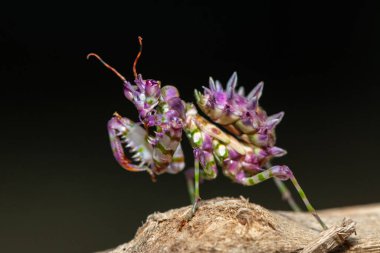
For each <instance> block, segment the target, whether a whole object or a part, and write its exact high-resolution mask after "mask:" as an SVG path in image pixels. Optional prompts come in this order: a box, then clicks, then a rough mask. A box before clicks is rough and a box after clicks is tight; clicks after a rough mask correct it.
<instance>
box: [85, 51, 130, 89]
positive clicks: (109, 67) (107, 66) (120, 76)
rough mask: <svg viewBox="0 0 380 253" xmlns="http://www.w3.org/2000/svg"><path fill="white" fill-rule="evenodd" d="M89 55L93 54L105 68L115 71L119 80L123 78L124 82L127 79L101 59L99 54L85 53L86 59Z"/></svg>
mask: <svg viewBox="0 0 380 253" xmlns="http://www.w3.org/2000/svg"><path fill="white" fill-rule="evenodd" d="M91 56H94V57H95V58H96V59H98V60H99V61H100V62H101V63H102V64H103V65H104V66H105V67H106V68H108V69H110V70H111V71H112V72H113V73H115V74H116V75H117V76H118V77H119V78H120V79H121V80H123V81H124V82H126V81H127V80H126V79H125V77H124V76H122V75H121V74H120V73H119V72H118V71H117V70H116V69H114V68H113V67H111V66H110V65H108V64H107V63H106V62H105V61H103V59H102V58H100V56H99V55H97V54H95V53H89V54H88V55H87V60H88V59H89V58H90V57H91Z"/></svg>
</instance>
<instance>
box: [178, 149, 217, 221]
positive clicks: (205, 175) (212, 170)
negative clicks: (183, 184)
mask: <svg viewBox="0 0 380 253" xmlns="http://www.w3.org/2000/svg"><path fill="white" fill-rule="evenodd" d="M199 164H200V165H201V166H202V171H201V170H200V168H199ZM191 172H194V173H191ZM217 175H218V170H217V167H216V163H215V159H214V156H213V154H212V153H210V152H208V151H207V150H201V149H200V148H195V149H194V169H189V170H188V171H186V181H187V187H188V190H189V194H190V199H191V202H192V203H193V208H192V215H193V214H194V213H195V211H196V210H197V206H198V202H199V200H200V199H201V198H200V194H199V183H200V182H201V181H202V180H203V179H207V180H211V179H214V178H216V177H217Z"/></svg>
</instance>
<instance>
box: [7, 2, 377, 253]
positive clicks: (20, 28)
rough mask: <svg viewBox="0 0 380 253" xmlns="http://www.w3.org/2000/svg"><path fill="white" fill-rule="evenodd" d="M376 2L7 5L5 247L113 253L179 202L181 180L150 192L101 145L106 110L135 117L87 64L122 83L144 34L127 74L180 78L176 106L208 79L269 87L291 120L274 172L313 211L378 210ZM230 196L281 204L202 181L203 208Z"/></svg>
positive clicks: (270, 193) (270, 108)
mask: <svg viewBox="0 0 380 253" xmlns="http://www.w3.org/2000/svg"><path fill="white" fill-rule="evenodd" d="M331 2H332V1H331ZM374 3H375V1H373V2H364V1H360V2H359V1H356V2H355V4H348V3H346V2H341V3H335V4H333V3H326V4H321V3H319V2H318V4H317V3H315V4H311V3H310V4H302V3H295V2H287V3H278V2H273V1H255V2H253V3H251V5H250V6H249V5H246V4H243V3H239V2H238V1H229V3H228V4H227V3H222V2H208V3H203V2H202V1H199V2H194V1H169V2H162V1H151V2H139V3H134V4H132V3H129V2H128V3H126V4H125V6H124V5H116V4H110V3H108V4H106V3H104V5H97V6H95V5H94V3H92V4H91V5H82V6H78V5H72V6H68V5H64V4H58V3H55V4H54V5H52V4H51V5H46V4H41V5H38V4H35V3H33V5H29V6H28V5H25V4H19V5H18V6H13V7H9V8H8V7H6V8H4V6H3V7H2V8H1V11H0V12H1V15H0V83H1V91H0V96H1V100H0V103H1V125H0V128H1V134H0V135H1V146H0V147H1V157H0V251H1V252H24V251H28V252H92V251H96V250H101V249H106V248H110V247H113V246H116V245H117V244H120V243H122V242H125V241H127V240H129V239H131V238H132V237H133V235H134V232H135V231H136V229H137V228H138V227H139V226H140V225H141V223H142V221H144V220H145V218H146V216H147V215H148V214H150V213H152V212H154V211H165V210H168V209H170V208H175V207H180V206H183V205H187V204H188V203H189V200H188V195H187V190H186V185H185V181H184V176H183V175H182V174H179V175H176V176H172V175H163V176H160V177H159V178H158V182H157V183H152V182H151V181H150V178H149V176H148V175H147V174H145V173H144V174H139V173H128V172H126V171H124V170H122V169H121V168H120V167H119V166H118V165H117V163H116V162H115V161H114V159H113V156H112V153H111V150H110V147H109V143H108V136H107V131H106V122H107V120H108V119H109V118H110V117H111V115H112V113H113V112H114V111H116V110H117V111H118V112H119V113H121V114H122V115H126V116H128V117H129V118H131V119H134V120H137V113H136V111H135V109H134V107H133V106H132V105H131V103H129V101H127V100H126V99H125V98H124V96H123V93H122V84H121V82H120V80H119V79H118V78H117V77H116V76H114V75H113V74H112V73H111V72H110V71H108V70H107V69H105V68H104V67H102V66H101V64H100V63H99V62H97V61H96V60H95V59H91V60H89V61H87V60H86V58H85V56H86V54H87V53H89V52H96V53H98V54H100V55H101V56H102V57H103V58H104V59H105V60H106V61H107V62H109V63H111V64H112V65H113V66H114V67H115V68H117V69H118V70H119V71H120V72H122V73H123V74H124V75H125V76H126V77H127V78H128V79H130V80H132V79H133V78H132V77H133V75H132V63H133V60H134V58H135V55H136V53H137V51H138V43H137V36H139V35H141V36H142V37H143V38H144V51H143V55H142V58H141V61H140V62H139V65H138V71H139V72H140V73H142V74H143V76H144V77H145V78H154V79H159V80H161V81H162V82H163V84H175V85H176V86H177V87H178V89H179V90H180V92H181V93H182V96H183V99H185V100H187V101H193V97H192V91H193V89H194V88H198V89H199V88H201V87H202V85H207V82H208V77H209V76H210V75H211V76H213V77H214V78H217V79H219V80H221V81H222V82H223V83H225V82H226V81H227V79H228V77H229V76H230V75H231V74H232V72H233V71H235V70H236V71H238V74H239V83H240V84H241V85H244V86H245V87H246V88H247V89H248V90H250V89H251V87H253V86H254V85H255V84H256V83H257V82H259V81H261V80H263V81H265V88H264V95H263V97H262V99H261V104H262V105H263V107H264V108H265V109H266V110H267V112H268V113H269V114H272V113H276V112H278V111H281V110H284V111H285V112H286V114H285V118H284V120H283V122H282V123H281V124H280V125H279V127H278V131H277V133H278V145H279V146H280V147H283V148H285V149H286V150H287V151H288V155H287V156H285V157H284V158H281V159H278V160H276V161H274V163H281V164H287V165H289V166H290V168H292V169H293V171H294V173H295V175H296V176H297V177H298V180H299V181H300V183H301V185H302V186H303V188H304V190H305V192H306V194H307V195H308V196H309V198H310V199H311V201H312V203H313V204H314V205H315V206H316V207H317V208H319V209H321V208H329V207H337V206H345V205H355V204H365V203H371V202H377V201H379V197H378V196H379V194H380V186H379V184H378V178H379V176H380V170H379V166H378V163H379V154H378V151H379V148H378V141H379V131H378V129H379V127H380V124H379V120H378V118H379V111H378V110H379V108H380V107H379V105H380V102H379V100H378V96H379V95H378V94H379V90H380V87H379V81H380V73H379V69H380V68H379V67H380V60H379V59H380V15H379V8H378V6H375V4H374ZM184 146H185V152H186V160H187V161H188V164H189V166H190V165H191V161H192V152H191V149H190V148H189V146H188V145H187V142H185V143H184ZM289 186H290V185H289ZM239 195H243V196H245V197H247V198H250V200H251V201H254V202H256V203H259V204H261V205H263V206H265V207H267V208H272V209H288V206H287V204H286V203H284V202H282V201H281V198H280V195H279V193H278V191H277V189H276V187H275V186H274V184H273V182H266V183H263V184H261V185H258V186H255V187H251V188H250V187H242V186H240V185H237V184H233V183H231V182H230V181H229V180H228V179H226V178H225V177H223V176H220V177H219V178H218V179H217V180H214V181H212V182H206V183H205V184H203V185H202V186H201V196H202V197H203V198H205V199H207V198H212V197H216V196H235V197H237V196H239ZM297 199H298V198H297ZM311 219H312V218H311Z"/></svg>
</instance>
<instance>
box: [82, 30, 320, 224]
mask: <svg viewBox="0 0 380 253" xmlns="http://www.w3.org/2000/svg"><path fill="white" fill-rule="evenodd" d="M139 44H140V51H139V53H138V55H137V57H136V59H135V61H134V63H133V73H134V77H135V80H134V84H131V83H130V82H129V81H127V80H126V79H125V78H124V77H123V76H122V75H121V74H120V73H119V72H118V71H117V70H115V69H114V68H113V67H111V66H110V65H108V64H107V63H106V62H104V61H103V60H102V58H100V57H99V56H98V55H97V54H94V53H90V54H89V55H88V56H87V58H89V57H91V56H93V57H96V58H97V59H98V60H99V61H100V62H101V63H102V64H103V65H104V66H105V67H107V68H108V69H110V70H111V71H112V72H114V73H115V74H116V75H117V76H118V77H119V78H120V79H121V80H122V81H123V87H124V95H125V97H126V98H127V99H128V100H129V101H131V102H132V103H133V104H134V105H135V106H136V108H137V110H138V113H139V119H140V122H139V123H135V122H133V121H132V120H130V119H128V118H125V117H122V116H120V115H119V114H118V113H116V112H115V113H114V115H113V117H112V118H111V119H110V120H109V122H108V133H109V137H110V142H111V147H112V151H113V154H114V157H115V159H116V160H117V161H118V163H119V164H120V165H121V166H122V167H123V168H124V169H126V170H128V171H146V172H148V173H149V174H150V175H151V177H152V179H153V180H155V178H156V175H160V174H162V173H165V172H167V173H171V174H176V173H179V172H180V171H182V170H183V169H184V167H185V163H184V155H183V151H182V147H181V140H182V132H185V134H186V136H187V138H188V139H189V141H190V144H191V146H192V148H193V151H194V170H192V171H193V173H186V175H187V180H188V185H189V192H190V193H191V196H192V201H193V202H194V204H193V208H192V215H193V214H194V213H195V212H196V208H197V205H198V202H199V200H200V196H199V181H200V179H205V180H211V179H214V178H216V176H217V174H218V170H217V167H220V168H221V169H222V172H223V174H224V175H225V176H227V177H229V178H230V179H232V181H234V182H236V183H239V184H242V185H246V186H251V185H256V184H258V183H261V182H263V181H266V180H268V179H270V178H274V179H275V182H276V185H277V186H278V188H279V189H280V192H281V193H282V195H283V197H284V198H285V199H286V200H287V201H288V202H289V204H290V206H291V207H292V208H293V209H294V210H295V211H299V210H300V209H299V207H298V206H297V204H296V203H295V201H294V200H293V198H292V196H291V194H290V192H289V190H288V189H287V187H286V186H285V184H284V183H283V182H282V181H285V180H288V179H290V181H291V182H292V183H293V185H294V186H295V188H296V190H297V192H298V194H299V195H300V197H301V199H302V200H303V202H304V204H305V206H306V208H307V210H308V211H309V212H311V213H312V214H313V215H314V217H315V218H316V220H317V221H318V222H319V223H320V225H321V226H322V228H323V229H326V228H327V226H326V225H325V224H324V222H323V221H322V220H321V219H320V217H319V216H318V214H317V213H316V211H315V209H314V208H313V206H312V205H311V204H310V202H309V200H308V199H307V197H306V195H305V193H304V191H303V190H302V188H301V186H300V185H299V183H298V182H297V180H296V178H295V176H294V175H293V173H292V171H291V170H290V169H289V167H288V166H286V165H275V166H271V165H270V160H271V159H272V158H274V157H281V156H283V155H285V154H286V151H285V150H283V149H281V148H279V147H277V146H275V142H276V136H275V127H276V126H277V124H278V123H280V121H281V119H282V117H283V116H284V113H283V112H280V113H277V114H274V115H272V116H267V114H266V112H265V110H264V109H263V108H262V107H260V106H259V99H260V97H261V95H262V91H263V83H262V82H261V83H259V84H258V85H257V86H256V87H254V88H253V89H252V91H251V92H250V93H249V94H248V95H247V96H245V92H244V88H243V87H240V88H239V89H238V91H236V86H237V74H236V72H235V73H233V74H232V76H231V78H230V79H229V80H228V82H227V85H226V89H223V87H222V84H221V83H220V82H219V81H214V80H213V79H212V78H211V77H210V79H209V87H203V88H204V93H201V92H199V91H197V90H195V92H194V93H195V99H196V103H197V105H198V107H199V108H200V109H201V110H202V112H203V113H205V114H206V115H207V117H208V118H209V119H210V120H211V121H212V122H211V121H209V120H207V119H206V118H204V117H202V116H201V115H200V114H199V113H198V111H197V109H196V107H195V106H194V104H192V103H186V102H184V101H183V100H182V99H181V98H180V94H179V92H178V90H177V88H176V87H174V86H169V85H168V86H163V87H161V82H160V81H156V80H153V79H143V77H142V76H141V74H138V73H137V71H136V64H137V61H138V59H139V58H140V55H141V52H142V38H141V37H139ZM213 122H215V123H217V124H218V125H220V126H222V127H223V128H224V129H225V130H226V131H227V132H229V133H226V132H224V131H223V130H221V129H220V128H219V127H218V126H217V125H215V124H214V123H213ZM152 129H153V130H154V133H153V134H150V132H151V131H149V130H152ZM125 148H129V149H130V151H131V153H133V156H132V159H133V160H134V161H135V162H138V163H139V164H134V163H132V161H131V160H130V159H128V157H127V156H126V154H125Z"/></svg>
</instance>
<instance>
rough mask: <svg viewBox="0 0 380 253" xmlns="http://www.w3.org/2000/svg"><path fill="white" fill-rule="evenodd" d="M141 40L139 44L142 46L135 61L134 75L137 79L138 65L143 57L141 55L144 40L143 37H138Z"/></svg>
mask: <svg viewBox="0 0 380 253" xmlns="http://www.w3.org/2000/svg"><path fill="white" fill-rule="evenodd" d="M138 38H139V44H140V51H139V52H138V54H137V56H136V59H135V61H134V62H133V75H134V76H135V78H137V71H136V64H137V62H138V60H139V58H140V56H141V53H142V46H143V45H142V38H141V36H139V37H138Z"/></svg>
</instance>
